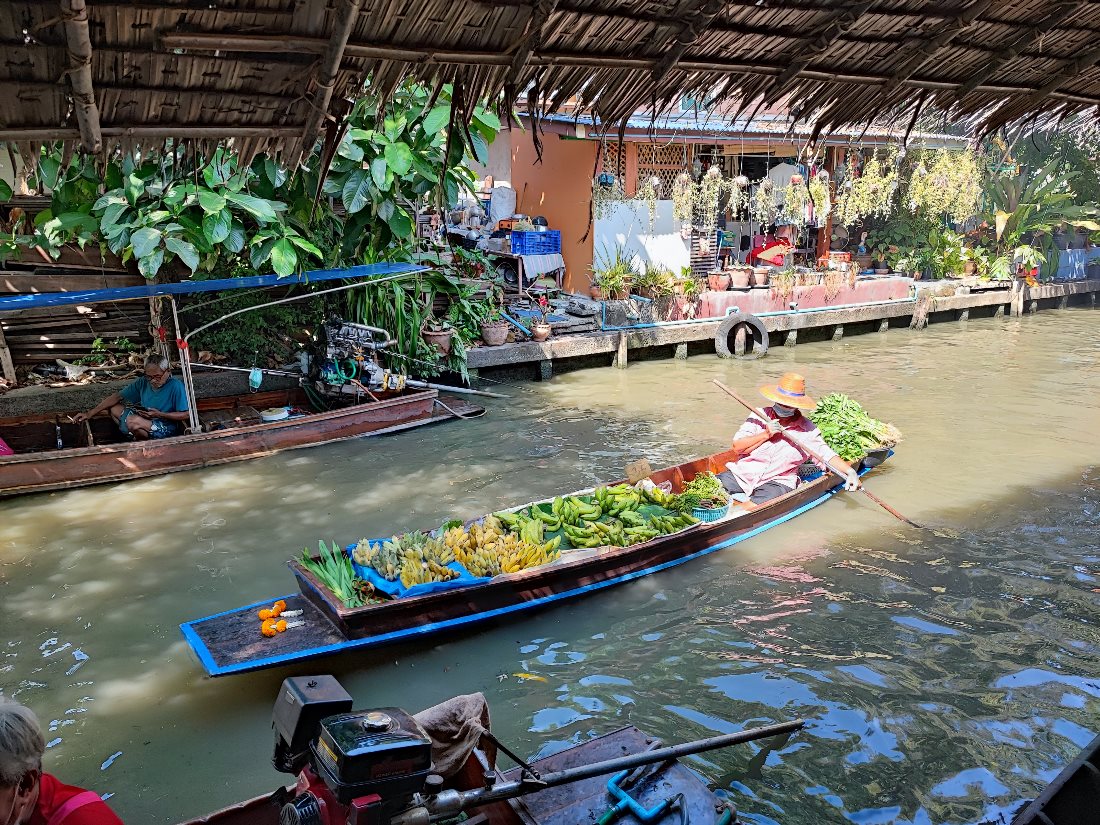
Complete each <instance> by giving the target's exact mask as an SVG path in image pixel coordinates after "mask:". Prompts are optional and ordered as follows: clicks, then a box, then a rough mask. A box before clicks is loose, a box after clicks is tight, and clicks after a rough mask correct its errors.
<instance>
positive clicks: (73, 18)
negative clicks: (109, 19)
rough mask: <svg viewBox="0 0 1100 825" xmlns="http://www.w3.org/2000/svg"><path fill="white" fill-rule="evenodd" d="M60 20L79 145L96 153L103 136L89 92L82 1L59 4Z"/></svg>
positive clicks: (88, 40) (85, 17) (88, 48)
mask: <svg viewBox="0 0 1100 825" xmlns="http://www.w3.org/2000/svg"><path fill="white" fill-rule="evenodd" d="M61 19H62V21H63V22H64V23H65V43H66V45H67V46H68V49H69V72H68V74H69V82H70V83H71V84H72V87H73V109H74V111H75V112H76V122H77V125H78V126H79V127H80V144H81V146H83V147H84V151H86V152H92V153H96V152H99V150H100V149H102V148H103V132H102V131H101V128H100V124H99V106H98V105H96V100H95V90H94V89H93V88H92V41H91V37H90V36H89V34H88V9H87V6H86V5H85V3H84V0H61Z"/></svg>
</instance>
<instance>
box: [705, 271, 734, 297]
mask: <svg viewBox="0 0 1100 825" xmlns="http://www.w3.org/2000/svg"><path fill="white" fill-rule="evenodd" d="M731 280H732V278H731V277H730V273H728V272H723V271H722V270H720V269H714V270H711V271H710V272H708V273H707V288H708V289H710V290H711V291H713V292H725V291H726V290H727V289H729V288H730V281H731Z"/></svg>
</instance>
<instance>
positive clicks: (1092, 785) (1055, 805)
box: [1012, 736, 1100, 825]
mask: <svg viewBox="0 0 1100 825" xmlns="http://www.w3.org/2000/svg"><path fill="white" fill-rule="evenodd" d="M1098 799H1100V736H1097V737H1096V738H1095V739H1093V740H1092V741H1091V742H1089V743H1088V744H1087V745H1085V747H1084V748H1082V749H1081V753H1079V754H1078V755H1077V758H1076V759H1074V760H1073V761H1072V762H1070V763H1069V764H1068V765H1066V767H1065V768H1063V769H1062V771H1061V773H1059V774H1058V775H1057V776H1056V777H1054V779H1053V780H1051V783H1050V784H1049V785H1047V786H1046V788H1044V789H1043V792H1042V793H1040V794H1039V795H1038V796H1037V797H1036V798H1035V799H1033V800H1031V801H1030V802H1028V803H1027V804H1025V805H1023V806H1022V807H1021V808H1020V809H1019V810H1018V811H1016V813H1015V815H1014V816H1013V817H1012V825H1093V823H1095V822H1096V821H1097V811H1098V810H1100V806H1098V804H1097V800H1098Z"/></svg>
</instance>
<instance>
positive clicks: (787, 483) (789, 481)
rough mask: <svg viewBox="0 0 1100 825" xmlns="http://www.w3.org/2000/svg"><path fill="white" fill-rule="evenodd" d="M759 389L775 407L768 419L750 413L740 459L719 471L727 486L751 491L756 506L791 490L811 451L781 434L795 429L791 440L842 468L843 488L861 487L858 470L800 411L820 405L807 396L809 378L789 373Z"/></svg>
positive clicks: (736, 442) (738, 442)
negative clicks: (772, 383) (842, 456)
mask: <svg viewBox="0 0 1100 825" xmlns="http://www.w3.org/2000/svg"><path fill="white" fill-rule="evenodd" d="M760 392H761V394H762V395H763V396H764V397H765V398H767V399H768V400H769V401H771V402H773V403H772V406H770V407H765V408H764V410H763V413H764V415H765V416H766V418H765V419H764V420H761V418H760V416H758V415H750V416H749V417H748V419H747V420H746V421H745V423H744V424H742V425H741V429H739V430H738V431H737V435H735V436H734V438H733V449H735V450H736V451H737V452H738V453H739V454H740V457H739V458H738V459H737V461H733V462H730V463H729V464H727V465H726V467H727V468H728V469H727V470H726V471H725V472H722V473H719V474H718V480H719V481H721V482H722V486H723V487H725V488H726V490H728V491H729V492H730V493H731V494H738V493H742V494H744V495H747V496H748V497H749V501H750V502H751V504H752V505H759V504H763V503H764V502H765V501H771V500H772V499H773V498H778V497H779V496H782V495H785V494H786V493H789V492H790V491H791V490H793V489H794V488H795V487H796V486H797V485H798V466H799V465H800V464H802V462H804V461H805V460H806V459H807V458H808V457H809V454H808V453H804V452H803V451H802V450H800V449H798V448H797V447H795V446H794V445H793V444H791V442H789V441H788V440H787V439H786V438H784V437H783V436H781V435H780V433H782V432H788V433H791V436H792V438H794V439H795V440H796V441H799V442H801V443H803V444H805V445H806V447H808V448H809V449H810V450H812V451H813V452H815V453H817V454H818V455H819V456H821V457H822V458H823V459H825V460H826V461H828V462H829V464H830V465H831V466H832V467H835V468H836V469H838V470H840V471H841V472H843V473H844V474H845V476H846V477H847V479H846V481H845V484H844V489H845V490H858V489H859V486H860V482H859V474H858V473H856V471H855V470H854V469H853V468H852V467H851V465H850V464H848V462H846V461H844V460H843V459H842V458H841V457H840V456H838V455H837V454H836V452H835V451H834V450H833V449H832V448H830V447H829V445H828V444H826V443H825V440H824V439H823V438H822V437H821V431H820V430H818V429H817V427H816V426H815V425H814V423H813V422H812V421H810V419H809V418H807V417H806V416H804V415H803V414H802V412H801V410H812V409H813V408H814V407H816V406H817V402H816V401H814V400H813V399H812V398H810V396H808V395H806V379H805V378H803V377H802V376H801V375H798V374H797V373H793V372H788V373H787V374H786V375H784V376H783V377H782V378H781V379H780V380H779V384H777V385H775V386H771V385H768V386H763V387H761V388H760ZM822 469H824V468H822ZM750 506H751V505H750Z"/></svg>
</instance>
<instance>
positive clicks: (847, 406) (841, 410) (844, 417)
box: [809, 392, 901, 461]
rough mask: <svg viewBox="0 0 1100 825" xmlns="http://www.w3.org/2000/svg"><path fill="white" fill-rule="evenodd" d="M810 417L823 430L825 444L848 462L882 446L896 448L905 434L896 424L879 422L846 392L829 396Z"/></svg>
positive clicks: (819, 402)
mask: <svg viewBox="0 0 1100 825" xmlns="http://www.w3.org/2000/svg"><path fill="white" fill-rule="evenodd" d="M809 418H810V420H811V421H813V422H814V424H815V425H816V426H817V428H818V429H819V430H821V437H822V438H823V439H825V443H826V444H828V445H829V446H830V447H832V448H833V449H834V450H836V452H837V454H838V455H839V456H840V457H841V458H843V459H844V460H845V461H855V460H856V459H859V458H862V457H863V456H865V455H866V454H867V453H868V451H870V450H873V449H875V448H878V447H893V446H894V445H895V444H897V443H898V441H900V440H901V433H900V432H899V431H898V429H897V428H896V427H894V426H893V425H892V424H884V423H883V422H881V421H876V420H875V419H873V418H871V416H869V415H868V414H867V411H866V410H864V409H863V407H862V406H860V404H859V402H857V401H854V400H853V399H851V398H849V397H848V396H846V395H844V394H843V393H839V392H835V393H831V394H830V395H826V396H825V397H824V398H822V399H821V400H820V401H818V403H817V408H816V409H815V410H814V411H813V412H812V413H810V415H809Z"/></svg>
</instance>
